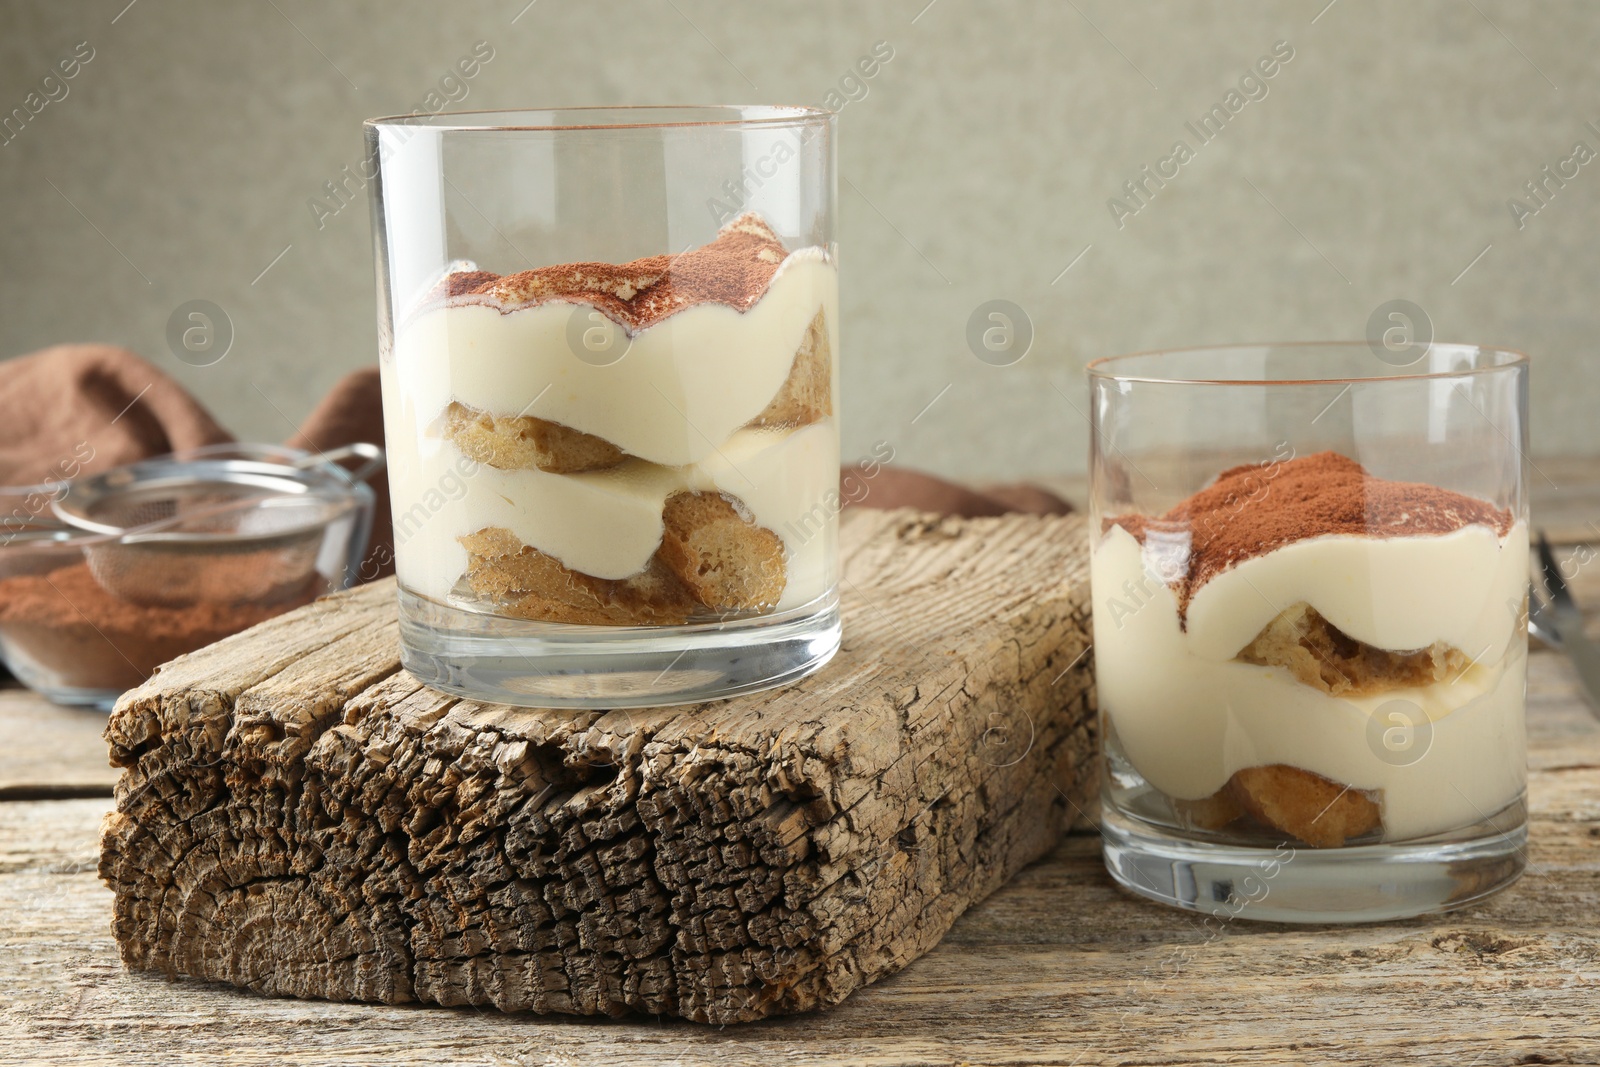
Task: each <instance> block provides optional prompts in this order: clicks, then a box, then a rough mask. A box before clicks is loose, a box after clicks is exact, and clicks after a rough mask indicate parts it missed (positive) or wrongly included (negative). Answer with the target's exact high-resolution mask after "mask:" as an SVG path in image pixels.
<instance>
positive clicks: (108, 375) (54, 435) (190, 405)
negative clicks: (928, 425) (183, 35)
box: [0, 344, 1072, 581]
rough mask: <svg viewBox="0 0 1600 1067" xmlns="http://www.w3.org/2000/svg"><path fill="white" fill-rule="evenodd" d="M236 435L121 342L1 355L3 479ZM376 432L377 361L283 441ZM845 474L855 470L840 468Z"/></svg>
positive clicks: (1019, 498)
mask: <svg viewBox="0 0 1600 1067" xmlns="http://www.w3.org/2000/svg"><path fill="white" fill-rule="evenodd" d="M233 440H235V438H234V437H233V435H232V434H230V433H228V431H227V430H225V429H223V428H222V427H221V426H220V425H218V424H217V422H216V421H215V420H214V419H212V417H211V415H210V413H208V412H207V411H206V410H205V408H203V407H201V406H200V403H199V401H197V400H196V399H195V398H194V397H192V396H190V395H189V393H188V392H187V391H185V390H184V388H183V386H181V385H179V384H178V383H177V382H176V381H174V380H173V379H172V378H170V377H168V376H167V375H166V374H164V373H162V372H161V371H159V370H157V369H156V368H155V367H154V366H152V365H151V364H149V363H147V362H145V361H144V360H143V359H140V358H139V357H138V356H136V355H134V354H133V353H132V352H130V351H128V350H127V349H125V348H117V347H116V346H114V345H99V344H69V345H56V346H54V347H52V348H46V349H43V350H41V351H38V352H34V353H33V354H31V355H27V356H20V357H18V358H16V359H11V360H5V361H0V485H31V484H35V483H37V482H41V481H45V480H51V479H61V478H73V477H76V476H78V475H79V474H86V473H92V472H95V471H101V470H106V469H107V468H110V467H114V466H117V465H118V464H122V463H131V462H133V461H134V460H137V459H144V458H146V457H148V456H155V455H160V454H161V453H163V452H172V451H176V450H179V449H185V448H197V447H199V446H201V445H210V444H220V443H223V442H227V441H233ZM357 441H371V442H374V443H382V441H383V405H382V400H381V392H380V389H379V384H378V368H377V367H375V366H374V367H366V368H363V369H361V370H358V371H352V372H351V373H349V374H347V375H345V376H344V377H343V378H341V379H340V380H339V381H338V382H336V383H335V384H334V386H333V389H332V390H330V391H329V393H328V395H327V396H325V397H323V398H322V402H321V403H319V404H318V405H317V406H316V407H315V408H314V409H313V410H312V412H311V414H310V415H308V416H307V417H306V420H305V422H304V423H302V424H301V426H300V429H299V431H298V432H297V433H296V434H295V435H294V436H293V437H291V438H290V439H289V441H288V442H287V443H288V444H289V445H290V446H291V447H293V448H302V449H306V450H308V451H323V452H325V451H328V450H330V449H334V448H338V447H339V446H341V445H347V444H353V443H355V442H357ZM844 471H845V473H846V474H849V473H850V472H852V471H857V477H860V471H859V470H858V468H855V467H845V468H844ZM868 485H869V488H868V490H867V492H866V494H865V495H864V496H863V497H861V498H859V499H858V500H857V501H855V503H854V506H860V507H873V508H897V507H914V508H921V509H922V510H924V511H933V512H937V513H939V514H943V515H963V516H969V517H970V516H982V515H1003V514H1006V513H1007V512H1026V513H1029V514H1037V515H1061V514H1065V513H1066V512H1069V511H1071V510H1072V507H1071V505H1069V504H1068V503H1067V502H1066V501H1064V500H1062V499H1061V498H1060V497H1058V496H1056V495H1054V494H1053V493H1050V492H1047V491H1046V490H1044V489H1041V488H1039V487H1038V486H1033V485H1025V484H1023V485H998V486H991V487H988V488H985V489H968V488H964V487H962V486H959V485H956V484H955V483H953V482H947V481H945V480H943V479H941V478H936V477H934V476H933V475H931V474H923V473H920V472H918V471H914V470H908V469H906V468H903V467H900V468H896V467H888V466H882V467H879V468H877V470H876V472H875V473H874V474H873V476H872V477H871V479H870V481H869V483H868ZM372 487H373V489H374V491H375V493H376V494H377V509H376V513H375V515H374V518H373V526H372V538H371V540H370V541H369V542H368V550H367V555H366V560H367V563H366V565H365V566H363V567H362V568H361V577H362V580H363V581H370V580H371V579H373V578H378V577H381V576H383V575H386V574H392V573H394V561H393V560H394V557H393V551H392V548H391V542H392V540H393V527H392V525H391V519H390V515H389V485H388V480H387V479H386V478H385V477H384V476H383V475H382V474H381V473H380V474H379V475H377V476H376V477H374V478H373V479H372Z"/></svg>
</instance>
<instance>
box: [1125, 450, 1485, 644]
mask: <svg viewBox="0 0 1600 1067" xmlns="http://www.w3.org/2000/svg"><path fill="white" fill-rule="evenodd" d="M1472 525H1481V526H1489V527H1492V528H1493V529H1494V530H1495V531H1496V532H1497V533H1499V534H1500V535H1501V536H1502V537H1503V536H1505V534H1506V533H1507V532H1508V531H1510V529H1511V525H1512V515H1511V512H1510V511H1508V510H1503V509H1501V508H1497V507H1495V506H1494V505H1493V504H1490V503H1488V502H1487V501H1484V500H1479V499H1477V498H1475V497H1470V496H1466V495H1464V494H1461V493H1456V492H1452V491H1450V490H1448V489H1440V488H1439V487H1438V486H1434V485H1427V484H1424V483H1422V482H1393V481H1389V480H1387V479H1385V478H1375V477H1373V476H1372V475H1370V474H1368V473H1367V471H1366V469H1365V468H1364V467H1362V466H1361V464H1359V463H1357V462H1356V461H1355V460H1353V459H1349V458H1347V457H1345V456H1342V455H1340V454H1339V453H1337V452H1317V453H1315V454H1313V455H1309V456H1303V457H1300V458H1298V459H1291V460H1287V461H1284V462H1272V463H1251V464H1246V465H1245V466H1242V467H1232V468H1229V469H1228V470H1225V471H1223V472H1222V473H1221V474H1219V475H1217V478H1216V480H1215V481H1214V482H1212V483H1211V484H1210V485H1208V486H1206V487H1205V488H1204V489H1202V490H1200V491H1199V492H1198V493H1195V494H1194V495H1193V496H1191V497H1189V498H1187V499H1186V500H1183V501H1181V502H1179V503H1178V504H1177V505H1176V506H1175V507H1174V508H1172V510H1170V511H1168V512H1167V513H1166V514H1165V515H1160V516H1149V515H1133V514H1129V515H1119V516H1116V517H1115V518H1109V519H1106V520H1105V522H1104V523H1103V524H1102V526H1103V528H1104V529H1107V530H1108V529H1110V528H1111V527H1112V526H1121V527H1122V528H1123V529H1124V530H1127V531H1128V532H1129V533H1131V534H1132V535H1133V536H1134V537H1135V538H1137V539H1138V540H1139V542H1140V543H1141V544H1148V543H1149V541H1151V540H1155V541H1156V542H1157V543H1158V544H1161V543H1166V544H1171V545H1173V546H1174V548H1177V547H1179V546H1180V545H1181V544H1182V542H1184V541H1187V561H1188V566H1187V570H1186V571H1185V572H1183V573H1181V574H1180V575H1179V576H1178V580H1177V581H1176V582H1172V583H1170V584H1172V586H1173V588H1174V589H1176V590H1177V591H1178V602H1179V606H1180V612H1184V613H1186V612H1187V610H1188V606H1189V600H1190V598H1192V597H1193V596H1194V594H1195V593H1196V592H1197V591H1198V590H1199V589H1200V587H1201V586H1203V585H1205V583H1206V582H1208V581H1210V580H1211V579H1212V578H1214V577H1216V576H1217V575H1218V574H1221V573H1222V572H1223V571H1225V570H1227V569H1228V568H1229V567H1232V566H1234V565H1235V564H1237V563H1241V562H1243V561H1244V560H1247V559H1250V558H1251V557H1253V556H1264V555H1266V554H1267V553H1268V552H1271V551H1273V550H1274V549H1277V548H1281V547H1283V546H1284V545H1287V544H1290V543H1292V542H1295V541H1303V540H1305V539H1307V538H1310V537H1321V536H1324V535H1326V534H1358V535H1365V536H1368V537H1408V536H1415V535H1418V534H1445V533H1450V532H1452V531H1454V530H1459V529H1461V528H1462V527H1464V526H1472ZM1175 554H1176V553H1174V555H1175Z"/></svg>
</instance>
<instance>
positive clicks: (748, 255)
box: [423, 214, 789, 331]
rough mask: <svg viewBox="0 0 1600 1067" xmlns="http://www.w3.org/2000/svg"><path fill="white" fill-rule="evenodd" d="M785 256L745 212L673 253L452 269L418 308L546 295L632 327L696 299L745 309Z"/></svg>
mask: <svg viewBox="0 0 1600 1067" xmlns="http://www.w3.org/2000/svg"><path fill="white" fill-rule="evenodd" d="M788 254H789V253H788V250H787V249H786V248H784V245H783V242H782V241H780V240H779V239H778V236H777V235H776V234H775V233H773V232H772V230H771V229H770V228H768V226H767V224H766V223H765V222H763V221H762V220H761V218H760V217H759V216H757V215H754V214H746V215H741V216H739V217H738V218H736V219H734V220H733V221H732V222H730V223H728V224H727V225H726V226H724V227H723V228H722V229H721V231H719V232H718V234H717V238H716V240H714V241H712V242H711V243H710V244H708V245H702V246H701V247H699V248H695V249H691V250H689V251H687V252H684V253H683V254H681V255H677V256H668V255H657V256H646V257H645V258H644V259H636V260H634V261H633V262H631V263H560V264H557V265H555V266H551V267H539V268H537V269H535V270H525V271H521V272H519V273H517V274H507V275H503V276H502V275H499V274H495V273H493V272H492V271H483V270H473V271H457V272H455V273H453V274H451V275H449V276H448V277H446V278H445V279H444V280H443V281H441V282H440V283H439V284H438V285H437V286H435V287H434V289H433V291H432V292H430V293H429V294H428V296H427V297H426V298H425V299H424V301H423V306H424V307H431V306H436V305H438V304H441V303H444V304H449V305H452V306H454V305H462V304H482V305H486V306H489V307H496V308H499V309H500V311H501V313H502V314H505V313H509V312H512V311H519V310H521V309H523V308H528V307H533V306H535V305H538V304H542V303H545V302H546V301H550V300H569V301H571V300H577V301H582V302H583V303H585V304H590V305H592V306H594V307H595V308H596V309H598V310H599V311H601V312H604V313H605V314H606V315H607V316H608V317H610V318H611V319H613V320H615V321H616V322H618V323H620V324H621V325H623V326H625V327H627V328H628V329H629V330H633V331H637V330H642V329H644V328H646V327H648V326H654V325H655V324H656V323H658V322H660V321H661V320H662V319H665V318H666V317H667V316H669V315H672V314H673V313H675V312H678V311H682V310H684V309H685V308H689V307H693V306H694V305H696V304H705V303H717V304H726V305H727V306H728V307H731V308H735V309H737V310H739V311H748V310H749V309H750V308H751V306H753V305H754V304H755V302H756V301H758V300H760V299H761V297H762V294H764V293H765V292H766V291H767V286H768V285H769V284H771V282H772V276H773V275H774V274H776V273H777V272H778V267H779V266H780V265H781V264H782V263H783V261H784V259H785V258H786V257H787V256H788Z"/></svg>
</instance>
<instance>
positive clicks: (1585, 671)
mask: <svg viewBox="0 0 1600 1067" xmlns="http://www.w3.org/2000/svg"><path fill="white" fill-rule="evenodd" d="M1539 567H1540V569H1541V570H1542V571H1544V585H1545V588H1546V589H1547V590H1549V593H1550V602H1549V604H1548V605H1547V610H1548V611H1549V613H1550V615H1551V616H1552V617H1553V619H1554V622H1555V629H1556V633H1557V634H1559V635H1560V648H1561V651H1562V652H1563V653H1565V654H1566V657H1567V659H1568V660H1569V661H1570V662H1571V663H1572V667H1573V669H1574V670H1576V671H1577V672H1578V681H1579V682H1580V683H1582V688H1583V695H1584V698H1585V699H1586V700H1588V702H1589V709H1590V710H1591V711H1593V712H1595V714H1596V716H1600V649H1597V648H1596V647H1595V645H1594V642H1592V641H1590V640H1589V638H1588V635H1586V634H1585V633H1584V632H1583V612H1582V611H1581V610H1579V608H1578V604H1577V602H1576V601H1574V600H1573V599H1572V593H1571V592H1569V591H1568V589H1567V582H1566V579H1565V578H1564V577H1563V576H1562V574H1561V567H1560V565H1559V564H1558V563H1557V562H1556V554H1555V553H1554V552H1553V551H1551V548H1550V541H1549V539H1548V538H1546V537H1545V535H1544V532H1543V531H1542V530H1541V531H1540V533H1539ZM1529 603H1530V611H1529V614H1530V615H1531V614H1532V609H1531V604H1532V601H1531V600H1530V602H1529ZM1542 610H1546V609H1541V611H1542Z"/></svg>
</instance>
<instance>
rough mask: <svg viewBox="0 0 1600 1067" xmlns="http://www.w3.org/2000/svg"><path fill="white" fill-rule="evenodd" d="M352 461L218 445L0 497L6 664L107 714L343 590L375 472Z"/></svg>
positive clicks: (359, 546)
mask: <svg viewBox="0 0 1600 1067" xmlns="http://www.w3.org/2000/svg"><path fill="white" fill-rule="evenodd" d="M374 455H376V456H377V457H379V458H378V459H376V460H374V459H373V457H374ZM360 456H361V457H362V458H365V459H367V460H368V464H367V469H366V470H364V471H360V472H356V473H352V472H350V471H348V470H346V469H345V468H344V467H342V466H339V465H338V464H337V463H336V462H334V461H333V460H332V459H331V458H330V459H326V460H325V459H324V458H323V457H321V456H318V455H315V454H307V453H303V452H299V451H296V450H293V449H286V448H279V447H276V446H261V445H234V444H230V445H218V446H212V447H209V448H202V449H195V450H192V451H189V452H182V453H174V454H172V455H168V456H159V457H156V458H155V459H151V460H144V461H141V462H138V463H134V464H129V465H127V466H125V467H119V468H116V469H114V470H110V471H106V472H103V473H101V474H97V475H92V476H89V477H85V478H80V479H77V480H75V481H72V482H58V483H48V484H43V485H34V486H19V487H9V488H7V487H0V659H3V660H4V662H5V665H6V667H7V668H8V669H9V670H10V671H11V673H12V674H13V675H14V676H15V677H16V678H17V679H18V680H19V681H21V682H22V683H23V684H25V685H27V686H28V687H29V688H31V689H34V690H36V691H38V692H39V693H41V694H43V695H44V696H46V697H48V698H49V699H51V700H53V701H56V702H58V703H63V704H76V705H89V706H94V707H102V708H109V707H111V706H112V704H114V703H115V701H116V699H117V697H118V696H120V695H121V694H122V693H123V692H125V691H126V690H128V689H131V688H133V687H135V686H137V685H139V684H141V683H143V682H144V681H145V680H146V679H148V678H149V677H150V676H151V675H152V674H153V673H154V672H155V671H156V669H157V668H158V667H159V666H160V665H161V664H163V663H166V662H167V661H169V660H172V659H175V658H177V657H178V656H181V655H184V654H185V653H189V652H193V651H195V650H196V649H198V648H201V647H203V646H205V645H209V644H211V643H213V642H215V641H219V640H221V639H222V638H224V637H228V636H230V635H232V634H235V633H238V632H240V631H242V630H246V629H248V628H250V627H251V626H254V625H256V624H257V623H260V622H263V621H265V620H267V619H269V618H272V617H274V616H276V615H281V614H283V613H284V612H287V611H291V610H293V609H294V608H297V607H300V606H302V605H304V604H308V603H310V602H311V601H312V600H315V599H316V598H317V597H319V596H322V595H324V594H326V593H330V592H333V591H335V590H337V589H341V588H344V587H345V586H346V585H349V584H351V582H353V581H354V580H355V577H356V574H357V571H358V570H359V566H360V559H361V554H362V553H363V551H364V550H365V547H366V541H367V537H368V534H369V533H370V531H371V523H372V507H373V497H372V490H371V488H370V487H368V486H367V485H365V484H364V483H363V481H362V478H363V477H364V476H365V475H368V474H370V473H371V472H372V470H373V469H375V467H376V466H377V465H378V464H379V463H381V451H380V450H377V449H376V448H372V447H371V446H365V447H364V448H363V449H362V450H361V452H360Z"/></svg>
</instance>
